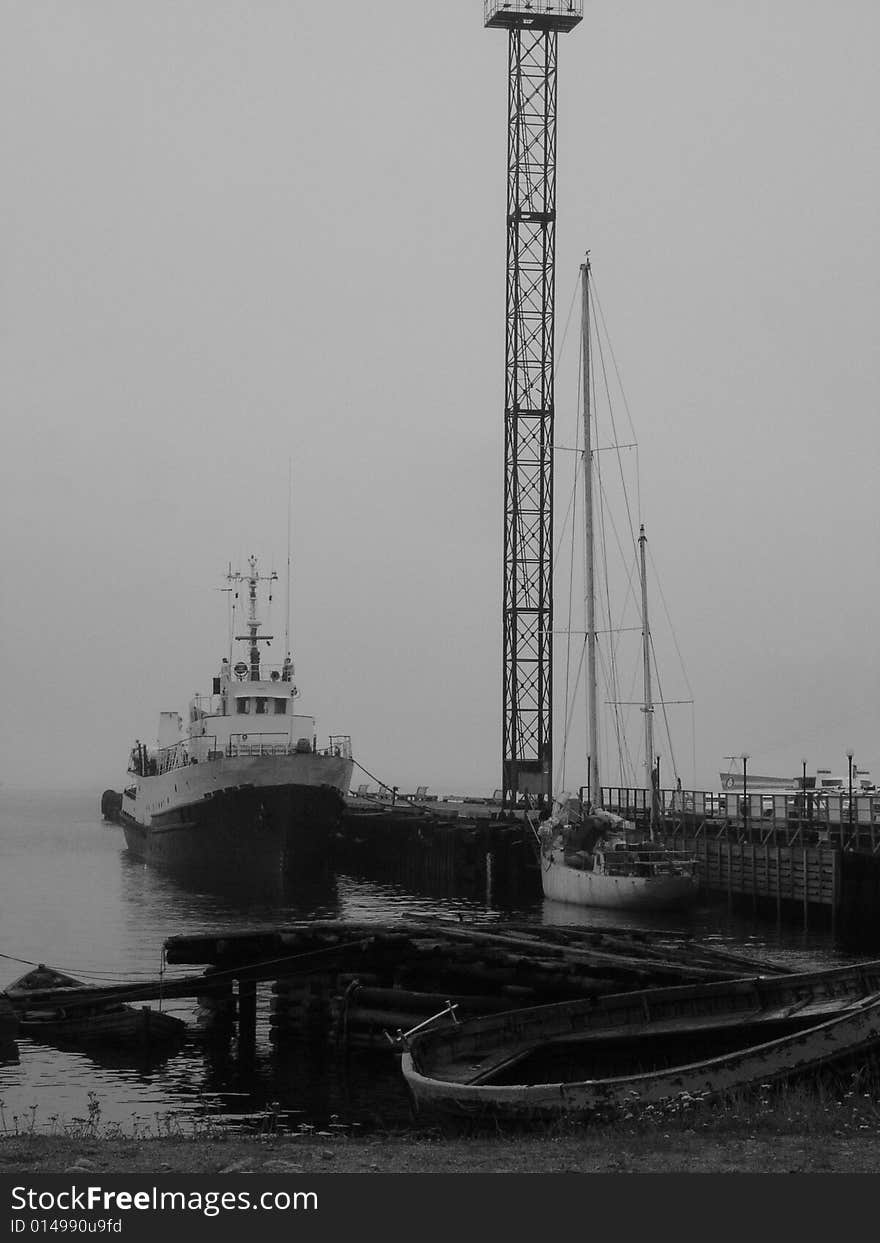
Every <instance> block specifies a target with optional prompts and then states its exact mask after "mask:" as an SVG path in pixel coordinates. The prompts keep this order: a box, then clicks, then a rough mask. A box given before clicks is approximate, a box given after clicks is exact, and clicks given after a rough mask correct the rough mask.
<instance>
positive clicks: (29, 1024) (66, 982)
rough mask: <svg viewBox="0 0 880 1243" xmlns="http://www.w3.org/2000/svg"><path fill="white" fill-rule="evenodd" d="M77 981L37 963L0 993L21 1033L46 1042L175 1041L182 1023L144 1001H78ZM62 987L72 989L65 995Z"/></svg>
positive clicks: (128, 1043)
mask: <svg viewBox="0 0 880 1243" xmlns="http://www.w3.org/2000/svg"><path fill="white" fill-rule="evenodd" d="M83 987H84V985H83V983H82V981H81V980H76V979H74V978H73V976H69V975H64V974H63V973H62V972H60V971H55V970H54V969H53V968H51V967H46V966H44V965H43V964H42V963H41V964H40V965H39V966H38V967H35V968H34V970H33V971H29V972H27V974H25V975H23V976H21V977H20V978H19V979H17V980H15V981H14V982H13V983H12V984H10V985H9V986H8V988H7V989H6V992H5V996H6V999H7V1001H8V1002H10V1004H11V1005H12V1006H13V1008H14V1009H15V1010H16V1012H17V1014H18V1024H19V1027H18V1030H19V1034H20V1035H22V1036H29V1037H31V1038H32V1039H34V1040H42V1041H45V1042H46V1043H48V1044H66V1045H72V1046H82V1045H104V1046H108V1047H111V1048H128V1047H131V1046H138V1047H149V1046H151V1045H156V1044H167V1043H169V1042H173V1041H177V1040H180V1039H181V1037H182V1036H183V1034H184V1032H185V1030H186V1024H185V1023H184V1022H183V1021H182V1020H181V1019H178V1018H175V1017H174V1016H173V1015H171V1014H165V1013H164V1012H163V1011H161V1010H154V1009H152V1008H151V1007H149V1006H140V1007H136V1006H131V1005H127V1004H125V1003H123V1002H119V1001H111V1002H108V1001H102V1000H95V1001H92V1002H83V1001H82V1000H81V997H82V989H83ZM66 989H71V990H77V994H78V996H75V995H74V994H73V993H71V996H70V998H69V999H68V998H65V996H64V993H65V990H66Z"/></svg>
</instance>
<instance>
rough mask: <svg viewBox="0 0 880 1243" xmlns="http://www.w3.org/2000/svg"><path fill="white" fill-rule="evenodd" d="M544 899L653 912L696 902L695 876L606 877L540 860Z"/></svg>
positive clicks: (556, 860) (575, 904)
mask: <svg viewBox="0 0 880 1243" xmlns="http://www.w3.org/2000/svg"><path fill="white" fill-rule="evenodd" d="M541 883H542V885H543V889H544V897H545V898H550V899H551V900H552V901H554V902H567V903H570V904H571V905H573V906H590V907H600V908H605V909H613V910H618V911H657V910H670V909H676V908H678V907H683V906H688V905H690V904H691V903H693V902H694V901H695V900H696V897H697V894H698V892H699V882H698V881H697V879H696V877H695V876H685V875H675V874H671V875H666V874H663V875H657V876H608V875H605V874H604V873H601V872H588V871H585V870H581V869H579V868H574V867H569V865H568V864H566V863H564V862H562V861H561V860H560V859H558V858H555V859H547V858H546V857H545V858H544V859H542V861H541Z"/></svg>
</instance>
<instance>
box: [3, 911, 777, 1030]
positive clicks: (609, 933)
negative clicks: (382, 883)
mask: <svg viewBox="0 0 880 1243" xmlns="http://www.w3.org/2000/svg"><path fill="white" fill-rule="evenodd" d="M165 959H166V963H167V964H168V965H169V966H178V967H179V966H184V965H190V966H195V965H199V966H201V967H202V968H203V970H202V971H201V972H193V973H189V974H186V975H181V976H176V977H175V976H169V975H164V976H162V977H161V978H159V979H156V980H150V981H138V982H136V983H132V984H114V985H84V986H82V987H81V988H64V989H48V990H41V992H40V996H39V1001H40V1003H41V1004H45V1005H46V1006H52V1005H62V1006H63V1005H65V1004H83V1003H84V1002H88V1003H90V1004H100V1002H101V1001H107V1002H116V1001H128V1002H134V1001H149V1000H162V999H171V998H183V997H190V998H196V999H197V1000H198V1001H199V1005H200V1016H201V1017H202V1018H205V1019H206V1022H207V1025H208V1026H209V1027H210V1025H211V1023H212V1022H213V1024H214V1026H215V1028H220V1027H222V1026H225V1027H226V1028H228V1027H229V1026H230V1025H231V1024H232V1023H233V1022H234V1023H237V1025H238V1041H239V1050H240V1051H242V1050H245V1048H246V1047H250V1048H252V1047H253V1045H254V1042H255V1040H256V1028H257V1023H256V1015H257V995H258V986H259V985H260V984H268V985H270V988H271V993H270V1019H269V1034H270V1038H271V1040H272V1041H273V1042H274V1043H275V1044H276V1045H277V1046H284V1045H286V1044H290V1043H294V1042H301V1043H305V1044H320V1045H324V1046H328V1045H329V1046H330V1047H332V1048H334V1049H336V1050H337V1051H347V1050H350V1049H375V1050H384V1051H386V1052H388V1051H389V1050H393V1049H395V1048H399V1038H400V1035H401V1034H402V1033H406V1032H407V1031H410V1030H411V1029H412V1028H415V1027H417V1026H419V1025H420V1024H424V1023H425V1022H427V1021H430V1020H431V1019H432V1017H436V1016H441V1015H442V1016H443V1018H442V1020H440V1019H438V1021H445V1022H451V1021H454V1020H455V1019H463V1018H466V1017H476V1016H477V1015H483V1014H491V1013H496V1012H499V1011H504V1010H513V1009H517V1008H519V1007H522V1006H535V1005H543V1004H547V1003H551V1002H555V1001H571V1000H577V999H579V998H585V997H600V996H603V995H607V994H609V993H620V992H626V991H629V990H634V989H643V988H651V987H659V986H663V985H674V984H694V983H701V982H710V981H715V980H726V979H735V978H741V977H743V976H755V975H769V974H776V973H778V972H781V971H783V970H784V968H782V967H779V966H777V965H775V964H773V963H768V962H760V961H756V960H754V959H748V958H745V957H742V956H740V955H736V954H733V953H732V952H730V951H728V950H723V949H721V948H718V947H713V946H710V945H706V944H703V943H700V942H697V941H695V940H694V939H693V938H691V937H689V936H687V935H686V934H675V933H670V932H666V931H660V930H649V931H639V932H634V931H632V930H628V929H619V928H602V929H595V928H581V927H563V926H557V925H553V926H547V927H544V926H541V925H531V924H524V923H517V924H514V923H511V924H505V923H503V922H500V921H481V922H478V921H473V922H463V921H456V920H442V919H441V920H437V919H436V918H432V919H430V920H428V919H424V918H419V917H418V916H411V917H405V918H400V919H396V920H394V921H392V922H388V923H358V922H348V921H342V920H309V921H302V922H300V923H292V924H286V925H283V926H280V927H273V928H254V929H243V930H236V931H223V932H220V933H217V932H211V933H203V934H196V935H183V936H175V937H170V938H169V939H168V940H167V941H166V942H165ZM36 999H37V998H36V995H32V996H31V1004H33V1003H34V1001H35V1000H36ZM13 1005H14V1001H13Z"/></svg>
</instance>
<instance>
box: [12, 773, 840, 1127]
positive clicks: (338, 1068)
mask: <svg viewBox="0 0 880 1243" xmlns="http://www.w3.org/2000/svg"><path fill="white" fill-rule="evenodd" d="M99 805H100V791H98V792H97V793H95V794H86V795H83V794H82V793H76V794H73V793H70V794H62V793H46V792H40V793H27V792H23V791H15V790H10V789H0V989H2V988H4V987H6V985H8V984H9V983H10V982H11V981H12V980H14V979H15V978H16V977H17V976H19V975H21V974H22V973H23V972H25V971H26V970H28V969H29V965H30V964H33V963H37V962H45V963H48V964H49V965H51V966H53V967H56V968H58V969H59V970H63V971H65V972H68V973H69V974H71V975H74V976H76V977H78V978H80V979H82V980H87V981H106V982H115V981H124V980H133V979H139V978H140V979H143V978H150V979H152V978H155V977H156V976H157V975H158V974H159V973H160V971H161V970H162V967H163V961H162V947H163V943H164V941H165V939H166V938H167V937H169V936H173V935H175V934H178V933H188V932H189V933H195V932H206V931H210V930H214V929H220V928H223V929H229V928H239V929H240V928H244V927H258V926H261V925H262V926H266V925H273V924H277V923H283V922H285V921H290V920H296V919H303V918H306V917H309V916H319V917H322V918H333V919H342V920H346V919H347V920H358V921H364V920H377V921H379V920H389V919H393V918H394V917H395V915H397V916H400V915H405V914H409V913H419V914H422V915H450V914H453V913H455V914H466V915H469V916H480V917H485V918H486V919H499V918H515V919H518V920H524V921H534V922H536V923H542V922H545V923H582V924H583V923H592V924H599V923H604V924H606V925H607V924H612V925H618V926H623V925H625V924H626V925H628V926H631V927H637V926H651V927H657V926H660V925H661V923H663V921H661V919H659V918H658V917H657V916H656V915H653V916H651V917H650V918H649V917H647V916H642V917H631V918H629V919H625V918H624V917H623V916H621V915H619V914H617V913H615V914H614V916H613V917H610V916H609V915H608V914H607V913H606V914H605V915H604V916H603V915H602V913H600V912H595V911H594V912H589V911H585V910H578V909H577V908H571V907H568V906H562V905H560V904H557V903H549V902H546V901H545V900H544V899H542V898H533V899H531V898H529V899H525V900H524V899H522V898H521V897H520V898H518V899H517V900H516V904H511V905H507V906H506V905H505V904H504V903H505V897H504V895H503V894H499V893H486V892H485V891H482V892H475V891H474V890H473V889H471V890H470V891H468V889H467V888H462V889H461V891H456V892H452V893H448V894H445V895H442V896H438V895H437V894H436V893H429V892H427V891H421V892H420V891H419V890H418V888H416V887H414V888H412V889H406V888H404V887H402V886H400V885H390V884H381V883H377V882H376V881H374V880H369V879H366V878H364V877H357V876H348V875H337V876H335V877H330V878H329V879H328V880H326V881H324V882H321V883H316V884H312V885H311V886H307V887H303V886H300V887H298V888H297V887H295V886H294V887H287V888H282V887H281V886H279V885H275V886H272V885H268V886H267V885H265V884H260V883H258V882H241V881H239V880H236V881H235V883H234V884H227V885H225V886H222V887H218V886H217V885H216V884H215V885H212V886H211V887H210V888H208V887H200V886H198V885H190V884H187V885H184V884H182V883H180V882H178V881H174V880H172V879H170V878H169V877H167V876H165V875H163V874H161V873H158V872H156V871H154V870H152V869H148V868H146V867H145V866H144V865H143V864H141V863H138V862H137V861H136V860H135V859H133V858H132V857H131V856H130V855H129V854H128V852H127V851H126V849H125V843H124V839H123V837H122V832H121V830H120V829H118V828H116V827H115V826H110V825H107V824H105V823H104V822H103V821H102V819H101V816H100V810H99ZM682 921H683V922H682ZM663 926H666V927H670V928H681V929H682V930H686V931H690V932H692V933H694V934H695V935H696V936H698V937H701V938H705V939H707V940H710V941H712V942H714V943H716V944H722V945H725V946H728V947H729V948H731V949H734V950H739V951H741V952H745V953H748V954H750V955H752V956H756V957H767V958H772V959H774V960H776V961H779V962H784V963H787V964H790V965H791V967H792V969H793V970H797V969H798V968H801V967H810V966H817V965H825V964H830V963H837V962H842V961H846V958H845V957H844V956H843V955H841V954H839V953H838V952H837V951H836V949H835V947H834V945H833V942H832V941H831V938H830V937H829V936H828V935H826V934H821V933H809V934H806V933H803V932H802V931H800V930H799V929H798V928H796V927H794V926H789V927H786V928H781V929H780V928H777V927H776V925H775V923H773V922H767V921H760V922H759V921H757V920H756V921H752V922H750V921H747V920H744V919H742V918H741V917H734V916H731V915H730V913H729V912H728V911H727V908H726V905H725V904H723V903H722V904H720V905H706V906H703V907H700V908H698V909H697V910H695V911H693V912H691V913H689V914H687V915H686V916H677V917H674V918H673V917H667V918H666V921H665V923H664V924H663ZM194 969H195V968H192V967H190V968H180V969H179V970H180V972H181V973H186V972H189V971H192V970H194ZM175 973H177V969H174V968H170V969H168V974H169V975H173V974H175ZM258 1002H259V1010H258V1030H257V1056H256V1060H255V1061H254V1062H253V1063H252V1064H250V1065H242V1064H241V1063H240V1062H239V1061H238V1060H237V1059H236V1058H235V1057H234V1056H233V1054H232V1053H230V1052H229V1050H222V1049H220V1050H218V1049H211V1048H209V1047H207V1046H205V1045H204V1044H203V1043H200V1042H198V1041H189V1042H187V1043H185V1044H184V1046H183V1048H182V1049H181V1050H180V1051H179V1052H177V1053H174V1054H173V1055H172V1056H169V1057H168V1058H166V1059H165V1060H163V1061H159V1062H157V1063H154V1064H152V1065H139V1064H137V1063H136V1062H132V1061H128V1062H125V1061H123V1062H121V1063H120V1062H119V1061H118V1060H117V1061H116V1062H114V1061H113V1060H112V1059H109V1058H105V1057H97V1056H87V1055H86V1054H80V1053H71V1052H60V1051H58V1050H56V1049H53V1048H51V1047H49V1046H46V1045H41V1044H38V1043H35V1042H33V1041H31V1040H28V1039H25V1038H22V1039H21V1040H19V1041H18V1058H19V1060H18V1061H17V1062H5V1063H4V1062H0V1102H2V1111H0V1129H2V1126H3V1125H4V1124H5V1125H6V1126H7V1127H11V1126H12V1125H13V1122H12V1119H13V1116H18V1118H19V1120H20V1123H19V1124H20V1125H21V1120H22V1119H24V1120H25V1121H28V1120H29V1119H30V1118H31V1117H32V1116H33V1111H34V1110H35V1111H36V1113H35V1117H36V1124H37V1126H38V1127H39V1128H40V1129H43V1128H46V1127H48V1126H49V1125H50V1119H51V1118H53V1117H55V1118H57V1119H58V1120H59V1122H58V1124H57V1125H61V1124H63V1123H71V1122H72V1121H73V1120H74V1119H76V1118H84V1117H85V1116H86V1114H87V1111H88V1104H89V1093H90V1092H92V1093H95V1094H96V1097H97V1100H98V1102H99V1104H100V1110H101V1121H102V1122H116V1123H119V1124H121V1125H122V1127H123V1129H124V1130H125V1131H126V1133H131V1132H132V1131H133V1130H140V1131H149V1132H150V1133H155V1132H156V1131H157V1130H161V1129H163V1128H165V1127H169V1126H175V1127H176V1126H180V1127H182V1128H183V1129H184V1130H185V1131H186V1130H188V1129H189V1128H190V1127H191V1126H192V1124H193V1123H194V1122H195V1121H196V1120H203V1119H205V1118H212V1119H216V1120H218V1121H221V1122H224V1123H226V1122H244V1123H248V1122H249V1123H252V1124H254V1125H259V1122H260V1119H261V1118H263V1117H264V1116H265V1112H266V1109H267V1107H268V1105H269V1103H270V1102H279V1103H280V1105H281V1107H282V1111H283V1120H284V1122H285V1123H286V1125H288V1126H294V1127H295V1126H296V1125H298V1124H299V1123H308V1124H311V1125H315V1126H318V1127H322V1126H325V1125H327V1124H328V1123H329V1122H330V1121H331V1120H332V1119H333V1116H334V1115H335V1116H336V1119H337V1120H339V1121H341V1122H342V1123H345V1124H353V1125H354V1124H356V1125H359V1126H362V1127H365V1128H366V1127H370V1126H372V1125H402V1124H404V1125H405V1124H406V1123H407V1122H408V1120H409V1109H408V1102H407V1098H406V1094H405V1091H404V1089H403V1082H402V1079H401V1077H400V1075H399V1071H398V1068H397V1064H396V1061H395V1059H394V1058H393V1056H389V1058H388V1059H387V1062H386V1061H385V1060H384V1059H382V1058H380V1057H377V1056H376V1055H373V1056H372V1057H366V1058H363V1059H361V1060H358V1059H351V1060H350V1061H349V1063H348V1065H347V1067H345V1068H344V1067H343V1066H342V1065H341V1064H339V1063H338V1062H337V1061H336V1060H335V1059H334V1058H333V1057H332V1056H331V1055H330V1054H329V1053H328V1055H327V1056H326V1058H325V1059H324V1060H323V1061H322V1063H321V1064H316V1063H315V1062H314V1061H311V1062H309V1061H307V1060H306V1059H305V1058H304V1057H303V1056H302V1055H299V1054H288V1053H285V1055H284V1056H283V1058H278V1057H276V1056H275V1054H274V1051H273V1048H272V1045H271V1043H270V1041H269V1038H268V1016H269V995H268V989H267V988H263V987H262V986H261V991H260V995H259V998H258ZM192 1006H193V1003H190V1002H189V1001H175V1002H171V1003H168V1004H167V1009H168V1010H169V1011H171V1012H172V1013H175V1014H179V1015H180V1017H182V1018H185V1019H186V1018H192V1017H193V1008H192Z"/></svg>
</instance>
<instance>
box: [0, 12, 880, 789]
mask: <svg viewBox="0 0 880 1243" xmlns="http://www.w3.org/2000/svg"><path fill="white" fill-rule="evenodd" d="M0 27H2V32H3V33H2V39H0V162H2V170H3V194H2V196H0V267H2V274H3V275H2V282H0V374H2V409H3V416H2V427H3V441H2V458H0V504H2V510H0V513H2V522H0V552H2V568H3V573H2V592H0V643H2V653H0V655H2V667H3V675H2V686H3V712H2V723H0V727H2V734H0V743H2V761H0V780H2V781H3V782H4V783H5V784H7V785H26V786H34V785H42V786H53V787H65V786H77V787H81V788H84V789H85V788H90V787H93V788H94V789H95V791H96V797H99V796H100V791H101V790H102V789H104V788H107V787H111V788H115V789H120V788H121V785H122V783H123V782H124V774H125V766H126V762H127V757H128V753H129V749H130V746H131V744H132V742H133V740H134V739H135V737H138V738H141V739H144V738H153V737H155V732H156V726H157V720H158V713H159V712H160V711H161V710H163V709H182V708H184V706H185V704H186V702H187V700H188V698H189V697H190V695H191V694H192V693H193V692H195V691H207V690H209V689H210V678H211V677H212V675H213V674H214V673H215V671H216V669H217V667H218V665H219V661H220V658H221V657H222V656H223V654H224V652H225V649H226V634H227V617H226V597H225V596H224V595H223V594H221V592H220V590H219V589H221V588H222V587H224V586H225V578H224V576H225V573H226V568H227V565H228V564H229V563H230V562H231V563H232V565H233V568H242V569H243V568H245V559H246V557H247V556H248V555H249V554H250V553H254V554H256V555H257V556H258V557H259V559H260V564H261V567H262V568H263V569H269V568H274V569H275V570H277V571H278V573H279V575H281V580H282V586H281V588H280V590H279V591H278V593H276V598H275V603H274V605H273V609H274V610H275V616H274V619H273V620H274V624H275V626H276V629H277V627H278V626H279V625H280V624H281V621H282V620H283V608H284V605H283V599H284V597H285V595H286V566H287V557H288V509H289V510H290V516H291V522H290V532H291V534H290V556H291V566H292V574H291V579H290V583H291V586H290V598H291V618H292V631H293V649H294V657H295V661H296V668H297V678H298V683H299V685H300V688H301V692H302V694H301V698H300V700H299V710H300V711H303V712H307V713H310V714H312V715H314V716H315V717H316V718H317V723H318V733H319V736H320V737H325V736H326V735H329V734H340V733H345V734H350V735H351V737H352V744H353V748H354V754H355V758H356V760H357V761H358V764H359V765H360V766H361V768H360V769H359V770H356V775H355V781H356V782H359V781H360V780H368V779H370V780H373V779H378V780H382V781H385V782H387V783H389V784H396V785H398V786H399V787H400V788H401V789H402V790H406V789H414V788H415V787H416V786H417V785H427V786H428V787H429V788H430V789H431V790H433V791H434V792H440V793H443V792H446V793H456V792H467V793H474V794H479V793H491V791H492V790H493V789H494V788H495V787H496V786H498V785H499V783H500V770H501V706H502V699H501V666H502V657H501V648H502V615H501V600H502V570H503V560H502V558H503V553H502V538H503V493H502V480H503V403H504V387H503V386H504V280H505V218H504V216H505V195H506V109H507V54H506V53H507V49H506V34H504V33H503V32H501V31H494V30H485V29H483V24H482V5H481V4H480V3H479V0H445V2H444V4H443V5H442V6H441V5H430V4H426V3H424V2H422V3H404V0H383V3H382V4H380V5H371V6H366V5H362V4H357V3H354V0H344V2H343V3H340V4H336V5H314V4H305V3H302V2H301V0H283V2H281V0H247V2H245V0H150V3H149V4H144V3H142V2H140V0H0ZM878 46H880V9H878V6H877V5H876V4H875V3H873V2H872V0H840V2H839V3H838V4H835V5H830V4H828V3H827V2H822V3H820V2H819V0H774V3H773V5H772V6H771V5H767V4H765V3H763V0H733V2H731V0H664V3H663V4H657V3H656V2H655V0H624V2H623V3H621V2H615V3H613V4H611V3H607V2H606V0H586V2H585V5H584V20H583V22H582V23H581V25H580V26H579V27H578V28H577V29H576V30H575V31H574V32H573V33H571V34H568V35H564V36H562V37H561V38H560V58H559V59H560V63H559V141H558V234H557V268H556V272H557V310H558V323H559V327H558V333H559V340H560V343H561V342H562V340H563V338H565V340H566V350H568V351H569V352H570V351H571V341H572V333H574V332H575V331H576V330H575V329H574V328H570V329H569V330H568V332H567V333H566V332H565V331H564V325H565V323H566V316H567V315H568V311H569V307H570V305H571V300H572V297H573V295H574V292H575V290H576V285H577V280H578V266H579V264H580V262H581V261H582V258H583V256H584V254H585V252H586V251H587V250H589V251H590V255H591V263H592V267H593V273H594V277H595V283H596V289H597V291H598V295H599V297H600V299H601V305H602V311H603V315H604V317H605V320H606V322H607V325H608V329H609V335H610V340H611V343H612V345H613V350H614V358H615V360H616V363H617V366H618V368H619V370H620V373H621V376H622V379H623V386H624V390H625V393H626V400H627V404H628V408H629V411H630V413H631V415H632V422H633V426H634V427H635V430H636V434H637V437H638V444H639V465H640V472H641V504H642V515H641V516H642V518H643V520H644V521H645V522H646V524H647V528H648V532H649V538H650V540H651V545H650V546H651V555H652V560H653V562H654V563H655V564H656V567H657V572H658V576H659V579H660V581H661V582H662V593H663V600H664V602H665V606H666V608H668V612H669V615H670V617H671V619H672V622H673V624H674V633H675V646H676V648H677V650H678V652H680V654H681V659H682V663H683V666H684V668H685V670H686V678H683V679H681V680H680V681H679V682H675V681H674V680H670V681H668V682H666V683H665V684H664V693H665V694H669V696H670V698H679V699H682V698H688V699H690V698H692V699H693V706H692V708H688V709H686V710H684V711H683V716H684V720H683V725H684V732H685V737H684V741H683V742H682V744H681V752H680V756H679V758H680V760H681V761H682V764H681V768H682V779H683V782H684V784H685V786H690V785H694V786H696V788H699V789H710V790H711V789H717V788H718V784H719V782H718V774H719V770H722V771H723V770H724V769H725V768H726V767H727V761H726V759H725V757H726V756H729V755H741V754H742V753H744V752H745V753H748V755H749V757H750V759H749V765H750V771H752V772H755V773H759V772H767V773H783V774H790V773H799V772H800V771H801V763H802V761H803V760H804V759H805V760H807V762H808V766H809V771H811V772H812V771H815V769H816V768H817V767H825V768H831V769H832V770H833V771H834V772H835V773H836V774H840V773H845V772H846V767H847V759H846V751H847V748H852V749H853V751H854V756H855V763H856V765H857V767H858V768H860V769H861V770H863V771H864V770H869V771H871V772H872V773H873V774H874V775H875V779H877V780H880V736H878V728H877V726H878V712H880V709H878V705H880V695H878V691H880V685H878V655H877V650H878V649H877V643H876V638H875V634H874V622H875V618H876V616H877V613H878V606H880V582H878V578H877V573H876V555H875V551H874V549H875V542H876V538H877V527H878V522H877V512H878V505H880V501H878V493H877V489H876V482H875V474H876V462H877V459H878V450H880V419H878V417H877V416H878V413H880V410H878V406H880V396H878V395H880V341H878V331H877V325H878V322H880V237H878V213H877V201H878V195H880V168H878V157H880V144H878V119H877V118H878V117H880V78H878V75H877V72H876V48H877V47H878ZM564 353H565V351H563V350H562V349H561V348H560V360H559V378H558V383H557V408H558V411H559V420H560V422H559V428H560V435H561V434H562V430H561V429H562V427H563V426H564V419H566V418H568V415H569V414H570V412H571V410H570V408H571V405H572V402H573V401H576V395H575V392H574V388H575V385H574V384H573V383H569V381H568V377H567V375H566V369H565V358H564V357H563V355H564ZM566 434H567V433H566ZM560 495H561V490H560ZM664 611H665V610H664ZM558 732H559V731H558V729H557V734H558Z"/></svg>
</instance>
